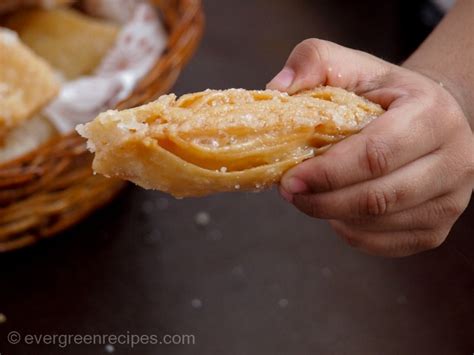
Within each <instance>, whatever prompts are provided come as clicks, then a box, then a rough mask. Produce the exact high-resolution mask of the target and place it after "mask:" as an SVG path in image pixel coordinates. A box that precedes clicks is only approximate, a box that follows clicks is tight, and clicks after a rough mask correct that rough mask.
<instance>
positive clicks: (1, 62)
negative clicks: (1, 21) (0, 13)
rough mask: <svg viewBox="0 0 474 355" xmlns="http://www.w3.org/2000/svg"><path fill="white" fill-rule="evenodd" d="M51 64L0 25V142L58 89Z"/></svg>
mask: <svg viewBox="0 0 474 355" xmlns="http://www.w3.org/2000/svg"><path fill="white" fill-rule="evenodd" d="M58 89H59V86H58V82H57V80H56V79H55V77H54V74H53V71H52V69H51V68H50V66H49V65H48V64H47V63H46V62H45V61H44V60H43V59H41V58H39V57H38V56H37V55H35V54H34V53H33V52H32V51H31V50H30V49H28V48H27V47H26V46H25V45H23V44H22V43H21V42H20V41H19V40H18V37H17V36H16V34H15V33H14V32H12V31H10V30H7V29H2V28H0V142H1V139H2V137H3V136H4V135H5V134H6V133H7V131H8V130H9V129H11V128H13V127H15V126H18V125H19V124H21V123H22V122H24V121H25V120H27V119H28V118H30V117H31V116H32V115H34V114H35V113H36V112H38V111H39V110H40V109H41V108H42V107H43V106H44V105H46V104H47V103H48V102H49V101H50V100H51V99H52V98H53V97H54V96H55V95H56V93H57V92H58Z"/></svg>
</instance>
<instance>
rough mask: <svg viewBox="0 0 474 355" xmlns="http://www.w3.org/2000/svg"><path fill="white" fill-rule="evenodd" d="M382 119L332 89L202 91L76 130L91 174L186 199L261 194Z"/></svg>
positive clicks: (372, 108)
mask: <svg viewBox="0 0 474 355" xmlns="http://www.w3.org/2000/svg"><path fill="white" fill-rule="evenodd" d="M383 112H384V110H383V109H382V108H381V107H380V106H379V105H377V104H375V103H372V102H370V101H368V100H366V99H365V98H362V97H359V96H357V95H355V94H353V93H351V92H348V91H345V90H343V89H339V88H333V87H319V88H316V89H314V90H311V91H305V92H301V93H298V94H295V95H292V96H290V95H288V94H286V93H281V92H278V91H272V90H262V91H248V90H244V89H228V90H223V91H221V90H206V91H203V92H198V93H194V94H187V95H184V96H182V97H180V98H179V99H178V98H177V97H176V96H175V95H174V94H171V95H164V96H162V97H160V98H159V99H158V100H156V101H155V102H152V103H149V104H147V105H143V106H140V107H137V108H133V109H128V110H123V111H113V110H110V111H107V112H105V113H102V114H100V115H99V116H98V117H97V118H96V119H95V120H93V121H92V122H90V123H88V124H86V125H80V126H78V127H77V131H78V132H79V133H80V134H81V135H82V136H83V137H85V138H88V148H89V149H90V150H91V151H92V152H94V153H95V158H94V162H93V168H94V170H95V171H96V172H97V173H100V174H103V175H106V176H111V177H119V178H122V179H126V180H130V181H132V182H134V183H136V184H138V185H139V186H142V187H144V188H147V189H158V190H161V191H165V192H168V193H170V194H172V195H174V196H176V197H186V196H202V195H207V194H211V193H216V192H224V191H235V190H260V189H263V188H265V187H268V186H270V185H271V184H273V183H275V182H278V181H279V180H280V178H281V176H282V174H283V173H284V172H285V171H286V170H288V169H289V168H291V167H293V166H294V165H296V164H298V163H300V162H302V161H303V160H306V159H309V158H311V157H313V156H315V155H316V154H318V153H320V152H322V151H324V149H326V148H327V147H328V146H329V145H331V144H334V143H336V142H338V141H340V140H341V139H343V138H345V137H347V136H349V135H351V134H354V133H357V132H359V131H360V130H361V129H362V128H363V127H364V126H366V125H367V124H368V123H369V122H371V121H372V120H373V119H375V118H377V117H378V116H380V115H381V114H382V113H383Z"/></svg>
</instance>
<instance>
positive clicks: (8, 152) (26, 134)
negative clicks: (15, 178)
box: [0, 115, 58, 163]
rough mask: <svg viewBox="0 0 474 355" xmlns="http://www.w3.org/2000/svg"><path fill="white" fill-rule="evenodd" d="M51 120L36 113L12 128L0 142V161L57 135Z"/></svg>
mask: <svg viewBox="0 0 474 355" xmlns="http://www.w3.org/2000/svg"><path fill="white" fill-rule="evenodd" d="M57 134H58V133H57V131H56V129H55V128H54V127H53V125H52V124H51V122H49V121H48V120H47V119H46V118H44V117H43V116H41V115H37V116H35V117H33V118H31V119H29V120H28V121H27V122H25V123H23V124H22V125H20V126H18V127H16V128H13V129H12V130H11V131H10V132H8V133H7V134H6V136H5V137H4V138H3V141H2V143H0V163H4V162H7V161H10V160H13V159H15V158H18V157H21V156H23V155H24V154H27V153H29V152H31V151H33V150H35V149H37V148H38V147H39V146H40V145H42V144H44V143H46V142H47V141H48V140H49V139H51V138H52V137H53V136H55V135H57Z"/></svg>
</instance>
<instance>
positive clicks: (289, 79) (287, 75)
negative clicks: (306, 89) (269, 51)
mask: <svg viewBox="0 0 474 355" xmlns="http://www.w3.org/2000/svg"><path fill="white" fill-rule="evenodd" d="M294 80H295V72H294V71H293V69H291V68H289V67H284V68H283V69H282V70H281V71H280V72H279V73H278V74H277V75H276V76H275V77H274V78H273V79H272V80H271V81H270V82H269V83H268V84H267V89H270V90H278V91H286V90H287V89H288V88H290V87H291V85H292V84H293V81H294Z"/></svg>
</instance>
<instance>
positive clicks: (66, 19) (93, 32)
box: [5, 8, 120, 79]
mask: <svg viewBox="0 0 474 355" xmlns="http://www.w3.org/2000/svg"><path fill="white" fill-rule="evenodd" d="M5 25H6V26H7V27H8V28H10V29H12V30H14V31H16V32H17V33H18V35H19V36H20V38H21V40H22V41H23V42H24V43H25V44H26V45H28V46H29V47H30V48H31V49H33V51H34V52H35V53H36V54H38V55H40V56H41V57H43V58H45V59H46V61H48V63H49V64H50V65H51V66H53V67H54V68H55V69H56V70H58V71H60V72H61V74H62V75H64V77H66V78H67V79H74V78H77V77H79V76H81V75H85V74H89V73H91V72H92V71H93V70H94V69H95V68H96V67H97V66H98V65H99V64H100V62H101V61H102V59H103V58H104V56H105V55H106V54H107V52H108V51H109V50H110V49H111V48H112V47H113V45H114V44H115V41H116V39H117V35H118V32H119V30H120V27H119V26H117V25H115V24H112V23H110V22H107V21H103V20H100V19H97V18H93V17H90V16H87V15H84V14H82V13H80V12H79V11H76V10H74V9H69V8H64V9H63V8H61V9H53V10H42V9H31V10H26V11H18V12H15V13H13V14H11V15H10V16H8V18H7V20H6V21H5Z"/></svg>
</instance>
